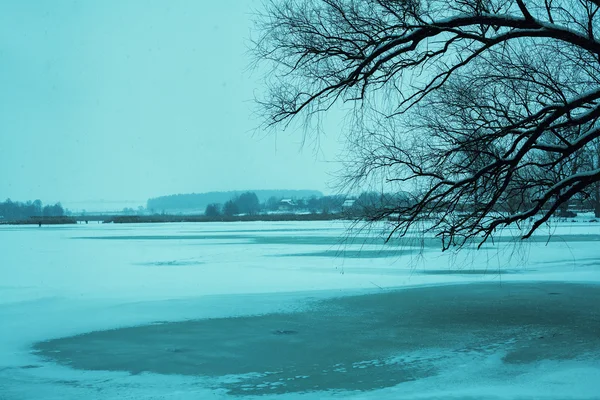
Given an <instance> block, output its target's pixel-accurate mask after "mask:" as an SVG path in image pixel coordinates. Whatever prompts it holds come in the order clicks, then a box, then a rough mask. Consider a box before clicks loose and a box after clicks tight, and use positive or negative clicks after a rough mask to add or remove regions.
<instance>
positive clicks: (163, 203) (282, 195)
mask: <svg viewBox="0 0 600 400" xmlns="http://www.w3.org/2000/svg"><path fill="white" fill-rule="evenodd" d="M408 199H409V196H408V194H406V193H401V194H381V193H376V192H363V193H361V194H360V195H359V196H357V197H346V196H344V195H333V196H323V195H322V193H321V192H317V191H310V190H280V191H277V190H257V191H254V192H252V191H248V192H244V193H239V192H214V193H205V194H190V195H173V196H165V197H159V198H157V199H151V200H149V201H148V209H147V212H149V213H150V214H155V215H156V214H172V213H180V214H185V213H187V214H193V213H204V215H205V216H207V217H212V218H215V217H219V216H225V217H232V216H239V215H250V216H251V215H259V214H263V215H264V214H272V213H275V214H277V213H279V214H281V213H284V214H306V213H311V214H317V213H318V214H324V215H325V214H340V213H344V214H345V215H354V216H367V215H369V214H371V213H372V212H373V211H374V210H377V209H380V208H381V207H392V206H395V205H398V204H400V203H404V204H406V202H407V201H408ZM207 201H211V202H210V203H208V204H206V202H207ZM205 204H206V205H205ZM203 206H204V208H203Z"/></svg>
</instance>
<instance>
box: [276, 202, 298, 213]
mask: <svg viewBox="0 0 600 400" xmlns="http://www.w3.org/2000/svg"><path fill="white" fill-rule="evenodd" d="M296 206H297V205H296V203H295V202H294V200H292V199H281V201H280V202H279V211H293V210H294V209H295V208H296Z"/></svg>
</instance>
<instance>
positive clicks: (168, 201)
mask: <svg viewBox="0 0 600 400" xmlns="http://www.w3.org/2000/svg"><path fill="white" fill-rule="evenodd" d="M245 192H253V193H256V196H257V197H258V200H259V201H260V202H261V203H264V202H265V201H267V200H268V199H269V198H270V197H277V198H296V199H302V198H308V197H312V196H315V197H322V196H323V193H321V192H319V191H318V190H239V191H230V192H208V193H189V194H173V195H170V196H161V197H155V198H153V199H149V200H148V203H147V208H148V210H154V211H155V212H163V211H166V212H169V211H171V212H172V211H194V210H197V211H201V212H203V211H204V209H205V208H206V206H207V205H209V204H212V203H219V204H223V203H225V202H226V201H228V200H231V199H232V198H234V197H236V196H239V195H240V194H242V193H245Z"/></svg>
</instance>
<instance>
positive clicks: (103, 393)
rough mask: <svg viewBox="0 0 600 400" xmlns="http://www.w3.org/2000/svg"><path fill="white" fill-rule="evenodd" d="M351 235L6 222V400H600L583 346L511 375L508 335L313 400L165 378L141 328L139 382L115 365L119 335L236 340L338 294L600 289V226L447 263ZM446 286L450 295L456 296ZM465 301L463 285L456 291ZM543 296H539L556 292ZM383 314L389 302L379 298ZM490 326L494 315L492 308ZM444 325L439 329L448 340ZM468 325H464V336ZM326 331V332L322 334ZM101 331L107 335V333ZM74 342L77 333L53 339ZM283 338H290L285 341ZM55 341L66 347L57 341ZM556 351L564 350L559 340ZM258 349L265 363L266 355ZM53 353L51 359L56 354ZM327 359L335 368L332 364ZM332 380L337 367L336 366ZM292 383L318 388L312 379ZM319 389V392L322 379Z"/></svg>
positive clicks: (416, 354) (580, 224)
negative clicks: (215, 324)
mask: <svg viewBox="0 0 600 400" xmlns="http://www.w3.org/2000/svg"><path fill="white" fill-rule="evenodd" d="M348 228H350V226H349V225H348V223H345V222H303V223H290V222H282V223H261V222H256V223H214V224H213V223H202V224H157V225H153V224H144V225H112V224H109V225H102V224H98V225H96V224H89V225H76V226H59V227H42V228H38V227H37V226H35V227H33V226H26V227H21V226H20V227H10V226H0V321H1V326H0V400H8V399H11V400H12V399H18V400H21V399H188V398H189V399H230V398H261V399H264V398H274V399H275V398H277V399H285V400H287V399H296V398H298V399H313V398H352V399H380V398H384V399H385V398H390V399H396V398H405V399H437V398H439V399H442V398H444V399H446V398H457V399H458V398H460V399H464V398H473V399H479V398H490V399H512V398H543V399H567V398H570V399H596V398H598V397H599V395H598V393H600V358H598V354H599V353H598V349H596V350H595V352H594V349H593V348H592V349H590V351H589V352H586V351H583V350H581V349H585V343H583V344H581V343H580V345H581V346H583V347H581V346H580V348H579V352H578V353H577V355H576V356H573V357H560V359H555V358H552V357H550V358H549V359H537V358H536V359H535V360H534V361H531V362H526V363H514V364H511V366H505V365H504V364H503V362H502V359H503V358H502V357H504V356H505V355H506V352H505V347H506V346H510V345H511V344H510V343H511V342H510V340H511V339H506V338H504V339H506V340H508V341H507V342H506V343H505V346H504V347H503V345H502V343H504V342H502V343H500V344H496V345H495V347H494V346H492V347H489V346H488V347H486V349H487V350H485V351H483V352H482V351H479V352H470V351H464V352H460V353H452V355H451V356H449V355H445V356H443V357H442V356H440V354H443V353H444V351H446V350H444V349H441V348H439V349H438V348H436V347H435V346H434V347H424V348H422V349H416V350H415V349H413V350H411V351H407V353H406V354H403V355H402V357H403V359H406V358H408V359H417V360H429V361H430V362H431V363H432V365H435V368H436V373H427V374H425V375H423V376H421V375H419V374H416V375H415V376H414V379H412V378H411V379H406V380H402V381H401V382H400V381H399V382H400V383H399V384H393V385H392V384H386V385H380V386H377V385H365V386H360V385H359V386H357V387H353V388H351V387H335V390H333V389H332V390H323V391H319V389H318V388H317V389H315V387H318V386H319V385H316V384H314V385H312V386H311V385H307V386H306V387H311V388H313V389H311V390H303V389H302V388H303V387H304V386H302V385H300V386H297V387H296V389H294V390H290V391H286V390H281V389H277V386H273V388H274V389H273V391H272V392H269V391H268V390H267V391H263V392H261V391H255V392H252V391H250V393H251V395H248V396H246V395H244V392H243V390H241V389H240V390H237V389H232V388H238V389H239V388H240V387H241V386H242V385H239V387H238V386H236V384H237V382H241V381H243V380H244V379H246V380H247V381H249V382H253V383H252V384H253V385H255V386H256V387H258V388H259V389H261V388H262V387H261V386H260V385H261V383H260V381H261V378H260V376H258V378H257V377H256V376H254V377H250V378H252V379H250V378H248V376H246V375H247V374H246V375H244V374H241V373H240V374H235V373H232V374H226V373H224V374H222V375H221V376H218V377H214V376H213V377H210V378H209V377H206V376H203V374H198V376H194V374H187V373H180V372H179V371H180V369H177V368H173V369H169V368H167V366H165V365H164V364H165V363H167V364H168V359H166V361H165V360H164V359H163V360H161V363H162V365H160V366H156V367H152V366H151V365H150V364H151V359H152V358H153V355H152V351H153V350H152V349H153V348H154V347H151V346H150V347H144V346H145V344H143V343H141V341H142V339H143V338H145V337H149V336H146V334H147V331H140V332H139V338H140V343H139V346H140V349H139V351H138V352H137V353H135V354H137V355H138V356H139V360H138V359H137V358H136V359H135V360H134V362H137V363H139V365H138V366H137V367H136V368H135V371H133V372H132V367H131V360H129V361H128V363H127V365H122V366H119V365H116V364H117V361H116V360H119V357H120V356H121V355H122V352H123V351H126V350H129V349H125V348H123V347H121V348H120V347H119V346H124V344H123V343H125V344H126V345H127V346H130V347H131V346H132V344H130V343H131V342H127V341H124V340H123V337H124V336H123V335H125V333H126V332H132V331H130V330H126V329H124V330H118V329H119V328H127V327H137V326H144V325H150V326H163V327H166V328H167V329H171V328H169V327H173V328H172V329H173V332H174V334H173V335H174V337H175V333H177V334H185V329H186V328H185V327H186V325H176V324H174V325H170V324H169V323H170V322H174V323H178V322H181V321H188V322H190V323H191V322H194V321H198V320H206V319H210V320H208V321H212V320H214V321H221V322H227V323H228V324H229V323H231V324H233V325H231V326H232V328H231V329H234V330H235V329H240V332H243V331H242V329H243V327H237V326H236V325H235V322H239V321H246V322H248V325H252V324H258V325H260V324H263V323H266V322H265V320H256V319H255V320H248V319H244V318H246V317H250V316H260V315H262V316H273V315H288V314H287V313H293V312H296V313H297V314H298V315H304V316H307V317H306V318H310V315H311V314H310V313H311V312H312V311H311V310H313V308H311V307H315V306H314V305H315V304H317V303H318V302H319V301H322V302H325V301H334V303H318V304H329V305H331V307H342V309H344V310H346V308H344V307H346V306H347V304H346V303H343V304H342V303H335V301H340V300H336V298H338V297H341V296H344V298H349V299H353V298H354V297H347V296H351V295H363V294H365V295H369V294H370V295H372V296H371V297H362V298H364V299H367V298H373V299H374V298H376V297H373V296H378V295H381V294H382V293H395V292H394V291H393V290H392V289H394V290H396V289H402V288H405V289H408V288H422V287H430V286H437V285H441V286H440V288H439V290H440V292H439V293H446V297H440V300H439V301H440V307H442V306H444V305H445V306H446V307H450V305H449V304H451V303H452V301H453V299H454V298H455V297H456V296H455V295H452V296H450V295H449V294H448V293H450V292H442V290H443V285H449V284H475V283H481V284H483V283H487V284H488V286H480V287H490V288H492V289H491V290H492V291H493V290H496V289H494V288H503V287H511V284H514V285H517V286H514V287H522V286H518V285H529V286H527V288H529V289H527V290H529V291H531V289H530V288H531V287H532V286H531V285H533V287H534V289H535V285H536V284H537V283H538V282H542V281H543V282H550V283H547V284H552V285H561V284H563V283H565V282H570V283H585V284H588V286H586V287H588V288H589V287H590V286H589V284H593V285H592V289H590V290H591V292H590V293H592V292H593V290H595V285H597V284H598V283H600V223H593V222H587V221H586V220H585V219H579V220H576V221H575V222H561V223H556V224H555V226H553V227H552V228H548V229H547V230H545V231H543V232H540V233H539V234H537V235H536V236H535V237H534V238H533V240H532V241H530V242H527V243H525V244H524V243H520V242H517V243H515V242H513V239H512V235H513V234H514V232H512V233H511V232H506V233H505V235H504V236H501V237H499V238H497V240H496V241H495V242H494V243H491V242H490V243H488V244H486V245H485V246H483V247H482V249H481V250H479V251H473V250H470V249H467V250H466V251H463V252H460V253H453V252H446V253H441V252H440V251H439V245H438V244H437V243H436V242H435V241H433V240H431V239H427V240H419V239H417V238H415V239H413V240H410V239H409V240H402V241H394V242H392V243H390V244H388V245H384V244H383V241H382V239H381V238H380V237H379V235H378V232H377V231H376V230H371V231H369V232H367V231H362V230H356V229H355V230H353V231H350V232H349V231H348ZM548 234H551V240H550V241H549V242H548V238H549V236H548ZM540 285H541V284H540ZM452 287H454V288H455V289H452V290H456V286H454V285H453V286H452ZM523 287H524V286H523ZM548 287H550V286H548ZM552 287H553V288H555V287H558V286H552ZM540 288H542V286H540ZM414 290H417V289H414ZM419 290H420V289H419ZM436 290H437V289H436ZM464 290H465V291H468V290H469V287H468V286H464ZM486 290H487V289H486ZM544 290H546V289H544ZM554 290H558V289H552V291H554ZM560 290H562V289H560ZM569 290H571V291H572V294H569V296H571V297H572V298H573V299H575V298H576V297H577V296H576V293H577V290H578V289H577V286H575V287H574V289H573V288H571V289H568V288H567V289H564V293H571V292H569ZM586 290H587V289H586ZM552 291H550V289H548V290H546V292H547V293H550V294H553V293H554V292H552ZM413 293H416V294H415V295H414V296H413V300H411V301H415V302H416V303H415V304H419V298H418V293H420V292H413ZM422 293H429V294H428V295H427V296H428V299H429V300H431V301H430V303H431V304H435V302H436V301H437V300H436V298H435V294H432V293H434V292H431V291H429V292H422ZM457 293H460V290H459V291H458V292H457ZM515 293H516V292H515ZM528 293H529V292H528ZM586 293H587V292H586ZM527 296H529V297H527ZM527 296H525V297H523V300H522V301H523V307H527V304H529V303H528V302H530V301H531V302H535V301H537V300H536V298H535V297H531V296H532V295H531V294H528V295H527ZM580 297H581V296H579V297H577V301H575V300H573V302H572V304H577V305H578V306H579V305H580V308H586V303H585V298H583V299H582V298H580ZM348 301H350V302H352V301H354V300H348ZM361 301H362V300H361ZM407 301H408V300H407ZM474 301H475V300H474ZM477 301H481V299H479V300H477ZM553 301H554V300H553ZM557 301H558V300H557ZM348 304H350V303H348ZM361 304H363V303H361V302H359V303H356V305H355V306H354V308H352V307H350V308H348V310H350V311H348V313H349V314H348V318H349V319H347V320H346V322H347V323H348V321H352V320H351V318H358V317H357V316H356V315H350V314H351V310H353V309H356V308H360V307H362V306H361ZM457 304H458V303H457ZM519 304H520V303H519ZM535 304H538V303H535ZM539 304H543V303H539ZM379 305H381V307H384V306H385V301H383V300H381V302H380V303H377V307H379ZM319 307H320V306H319ZM590 307H592V310H591V311H590V310H586V312H588V311H589V312H590V314H589V315H590V317H589V318H591V319H593V321H596V320H595V319H594V318H597V315H598V314H599V313H600V304H599V303H598V302H595V303H594V304H591V305H590ZM317 308H318V307H317ZM448 309H449V310H451V309H452V308H451V307H450V308H448ZM317 311H318V310H317ZM317 311H315V313H316V312H317ZM565 312H567V311H565ZM315 315H317V314H315ZM320 315H321V314H320ZM326 315H329V314H322V315H321V318H323V319H324V321H326V320H327V319H328V318H329V317H327V316H326ZM566 315H568V313H567V314H566ZM586 315H587V314H586ZM232 317H244V318H237V319H235V318H232ZM269 318H274V317H269ZM360 318H364V316H361V317H360ZM382 318H383V317H382ZM490 318H494V315H493V313H491V315H490ZM587 322H589V321H586V323H587ZM194 323H196V322H194ZM269 323H270V322H269ZM273 323H280V322H277V321H276V322H273ZM286 323H288V324H290V323H292V322H290V321H287V322H286ZM470 323H472V321H466V322H465V324H466V325H465V326H471V325H468V324H470ZM323 324H325V322H324V323H323ZM351 325H352V324H349V325H348V326H351ZM583 325H585V324H583ZM211 326H212V325H206V326H204V325H202V326H200V325H194V329H200V328H201V329H212V328H211ZM227 326H230V325H227ZM596 326H597V325H593V324H592V325H591V327H590V328H589V329H591V330H592V331H591V333H590V334H591V335H592V336H590V337H594V336H593V334H594V332H595V334H596V336H595V337H598V338H600V331H594V330H593V329H596V328H595V327H596ZM563 328H564V329H567V328H568V327H563ZM563 328H561V329H563ZM331 329H333V328H331ZM444 329H445V328H444V327H443V326H440V327H439V330H440V334H441V335H442V334H444ZM474 329H475V328H473V327H471V328H469V329H467V330H466V331H465V337H467V336H468V335H469V334H470V333H471V332H472V331H473V330H474ZM108 330H113V331H111V332H113V334H110V335H112V336H110V335H109V333H100V334H99V336H94V335H84V334H89V333H90V332H95V331H108ZM121 332H122V333H123V334H121ZM135 332H137V331H135ZM182 332H183V333H182ZM323 332H329V330H327V329H325V326H324V327H323ZM588 333H589V332H588ZM105 334H106V335H109V336H102V335H105ZM414 334H415V335H419V333H418V332H416V333H414ZM74 335H83V336H76V337H75V338H72V339H61V338H69V337H72V336H74ZM136 335H137V334H136ZM284 336H285V335H284ZM332 336H334V335H332ZM289 337H290V338H292V339H290V340H296V339H293V338H294V335H290V336H289ZM298 337H300V335H298ZM453 337H454V336H453ZM455 338H456V337H455ZM54 339H61V340H59V341H54V342H53V340H54ZM504 339H503V340H504ZM85 340H89V341H88V342H85ZM153 340H154V339H153ZM236 340H237V339H236ZM277 340H279V339H277ZM286 340H287V339H286ZM298 340H300V339H298ZM322 340H323V344H324V345H325V347H327V346H326V345H327V341H336V340H343V339H341V338H340V337H329V336H328V337H325V335H324V336H323V337H322ZM348 340H350V339H348ZM377 340H380V338H378V339H377ZM82 341H83V342H82ZM134 342H135V339H134ZM86 343H87V345H86ZM128 343H129V344H128ZM373 343H375V342H373ZM561 343H562V344H560V345H561V346H564V345H565V343H567V342H561ZM233 345H234V344H232V346H233ZM364 345H365V344H364V343H362V342H361V346H364ZM367 345H368V342H367ZM61 346H62V347H61ZM77 346H83V347H77ZM86 346H88V347H89V349H88V348H86ZM157 346H158V348H160V346H163V345H162V344H161V343H158V344H157ZM164 346H166V345H164ZM169 346H174V344H173V343H171V344H169ZM92 348H93V349H94V351H96V353H94V354H96V355H98V354H100V353H97V352H98V351H101V352H102V354H101V356H97V358H102V357H105V358H106V360H107V361H105V362H107V363H108V364H106V365H107V367H106V369H104V370H103V369H101V368H97V367H95V366H91V367H89V368H86V366H87V365H95V364H93V362H94V361H97V362H99V360H93V359H91V358H90V357H92V356H89V357H88V358H86V356H88V355H86V354H85V353H86V351H88V350H90V349H92ZM340 348H342V347H340ZM58 349H62V350H58ZM99 349H100V350H99ZM178 349H179V348H178V347H176V346H175V347H169V348H168V349H167V350H168V351H171V352H172V353H173V354H178V353H177V352H178V351H179V350H178ZM344 349H345V350H344V351H349V350H348V349H346V348H344ZM163 350H164V349H163ZM90 351H91V350H90ZM264 351H265V354H267V353H268V352H269V351H270V350H269V349H268V348H265V350H264ZM290 351H291V350H290ZM52 352H54V353H56V356H55V357H54V356H49V354H50V355H51V354H53V353H52ZM69 352H72V353H69ZM59 353H60V354H59ZM580 353H581V354H583V355H581V354H580ZM69 354H70V355H69ZM111 354H114V357H112V360H111ZM313 356H314V357H315V360H317V359H318V358H319V357H321V356H322V355H320V354H319V353H318V352H317V353H315V354H314V355H311V357H313ZM61 357H62V358H61ZM173 357H176V356H175V355H174V356H173ZM395 357H396V358H397V357H399V355H397V354H390V356H389V357H388V358H386V360H387V361H385V362H383V363H393V362H394V361H393V360H394V359H396V358H395ZM92 358H93V357H92ZM542 358H543V357H542ZM57 360H58V361H57ZM182 360H183V359H182ZM390 360H392V361H390ZM436 360H437V361H436ZM184 361H185V360H184ZM184 361H182V362H184ZM334 361H335V360H333V361H332V365H336V364H335V362H334ZM103 362H104V361H103ZM90 363H91V364H90ZM381 363H382V361H381V360H372V359H364V360H361V361H359V362H354V363H353V364H352V368H355V369H356V370H357V371H358V370H360V369H361V368H367V366H368V367H369V368H375V367H377V366H378V365H380V364H381ZM258 364H259V363H257V365H258ZM265 365H267V364H265ZM159 367H160V368H162V367H164V368H166V370H165V371H167V372H165V373H157V372H156V371H161V370H160V368H159ZM180 367H181V366H180ZM178 368H179V367H178ZM215 368H216V364H215ZM224 370H227V369H224ZM369 371H370V370H369ZM373 371H374V370H373ZM338 372H339V373H342V372H343V371H342V368H341V367H340V369H339V371H336V373H338ZM269 373H274V371H265V370H257V371H254V372H252V373H250V375H252V374H255V375H256V374H259V375H260V374H263V375H262V376H266V375H264V374H267V375H268V374H269ZM368 377H369V375H367V376H366V377H364V379H369V378H368ZM293 378H294V379H296V380H298V379H299V380H305V381H311V380H314V379H317V376H316V375H298V376H294V377H293ZM319 379H323V377H320V378H319ZM390 379H393V376H392V378H390ZM267 380H268V379H267ZM275 383H277V382H275ZM313 383H314V382H313ZM281 385H283V384H281ZM247 386H248V385H247ZM247 386H246V387H247ZM321 387H325V389H327V388H328V386H327V384H325V385H321ZM265 393H267V394H265ZM269 393H272V394H269Z"/></svg>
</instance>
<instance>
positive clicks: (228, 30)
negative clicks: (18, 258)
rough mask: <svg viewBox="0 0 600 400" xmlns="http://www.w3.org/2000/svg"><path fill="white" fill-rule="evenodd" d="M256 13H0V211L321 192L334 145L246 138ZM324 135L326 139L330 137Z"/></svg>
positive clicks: (285, 135) (44, 9)
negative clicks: (226, 193) (16, 205)
mask: <svg viewBox="0 0 600 400" xmlns="http://www.w3.org/2000/svg"><path fill="white" fill-rule="evenodd" d="M259 6H260V2H259V1H256V0H252V1H251V0H220V1H211V2H207V1H197V0H163V1H150V0H110V1H109V0H107V1H85V0H81V1H78V0H54V1H42V0H38V1H33V0H29V1H14V0H0V88H1V89H0V170H1V171H2V174H1V179H0V199H2V200H3V199H6V198H11V199H12V200H18V201H25V200H30V199H31V200H33V199H38V198H39V199H41V200H42V201H43V202H44V203H50V202H55V201H61V202H62V203H63V204H64V205H66V206H67V207H69V206H71V207H73V208H79V207H80V206H81V205H82V204H85V203H97V202H99V201H104V202H107V203H114V204H115V206H116V204H125V203H127V204H128V205H135V203H139V204H145V202H146V200H147V199H148V198H149V197H155V196H160V195H168V194H174V193H191V192H198V193H199V192H207V191H219V190H245V189H316V190H321V191H323V192H326V193H327V192H329V191H330V187H331V186H332V183H333V181H332V179H333V178H332V173H334V171H335V170H336V168H335V163H334V162H333V161H334V160H335V156H336V155H337V153H338V152H339V149H338V146H339V144H338V141H337V134H336V132H334V131H335V128H334V129H330V130H329V131H328V130H326V136H324V137H322V138H321V140H320V146H319V148H318V149H315V147H314V146H310V145H305V146H302V145H301V142H302V134H301V133H300V132H297V131H285V132H276V133H271V134H267V133H265V132H262V131H257V130H256V128H257V126H259V124H260V121H259V120H258V119H257V118H256V117H255V113H254V110H255V109H254V103H253V99H254V95H255V93H257V91H259V90H260V88H261V82H260V77H261V72H264V71H260V70H259V71H250V70H249V68H248V66H249V64H250V62H251V61H252V60H251V56H250V55H249V54H248V48H249V46H250V44H249V38H250V36H251V35H255V33H251V31H252V12H253V11H254V10H255V9H256V7H259ZM332 126H334V127H335V126H336V125H335V124H333V125H332Z"/></svg>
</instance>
